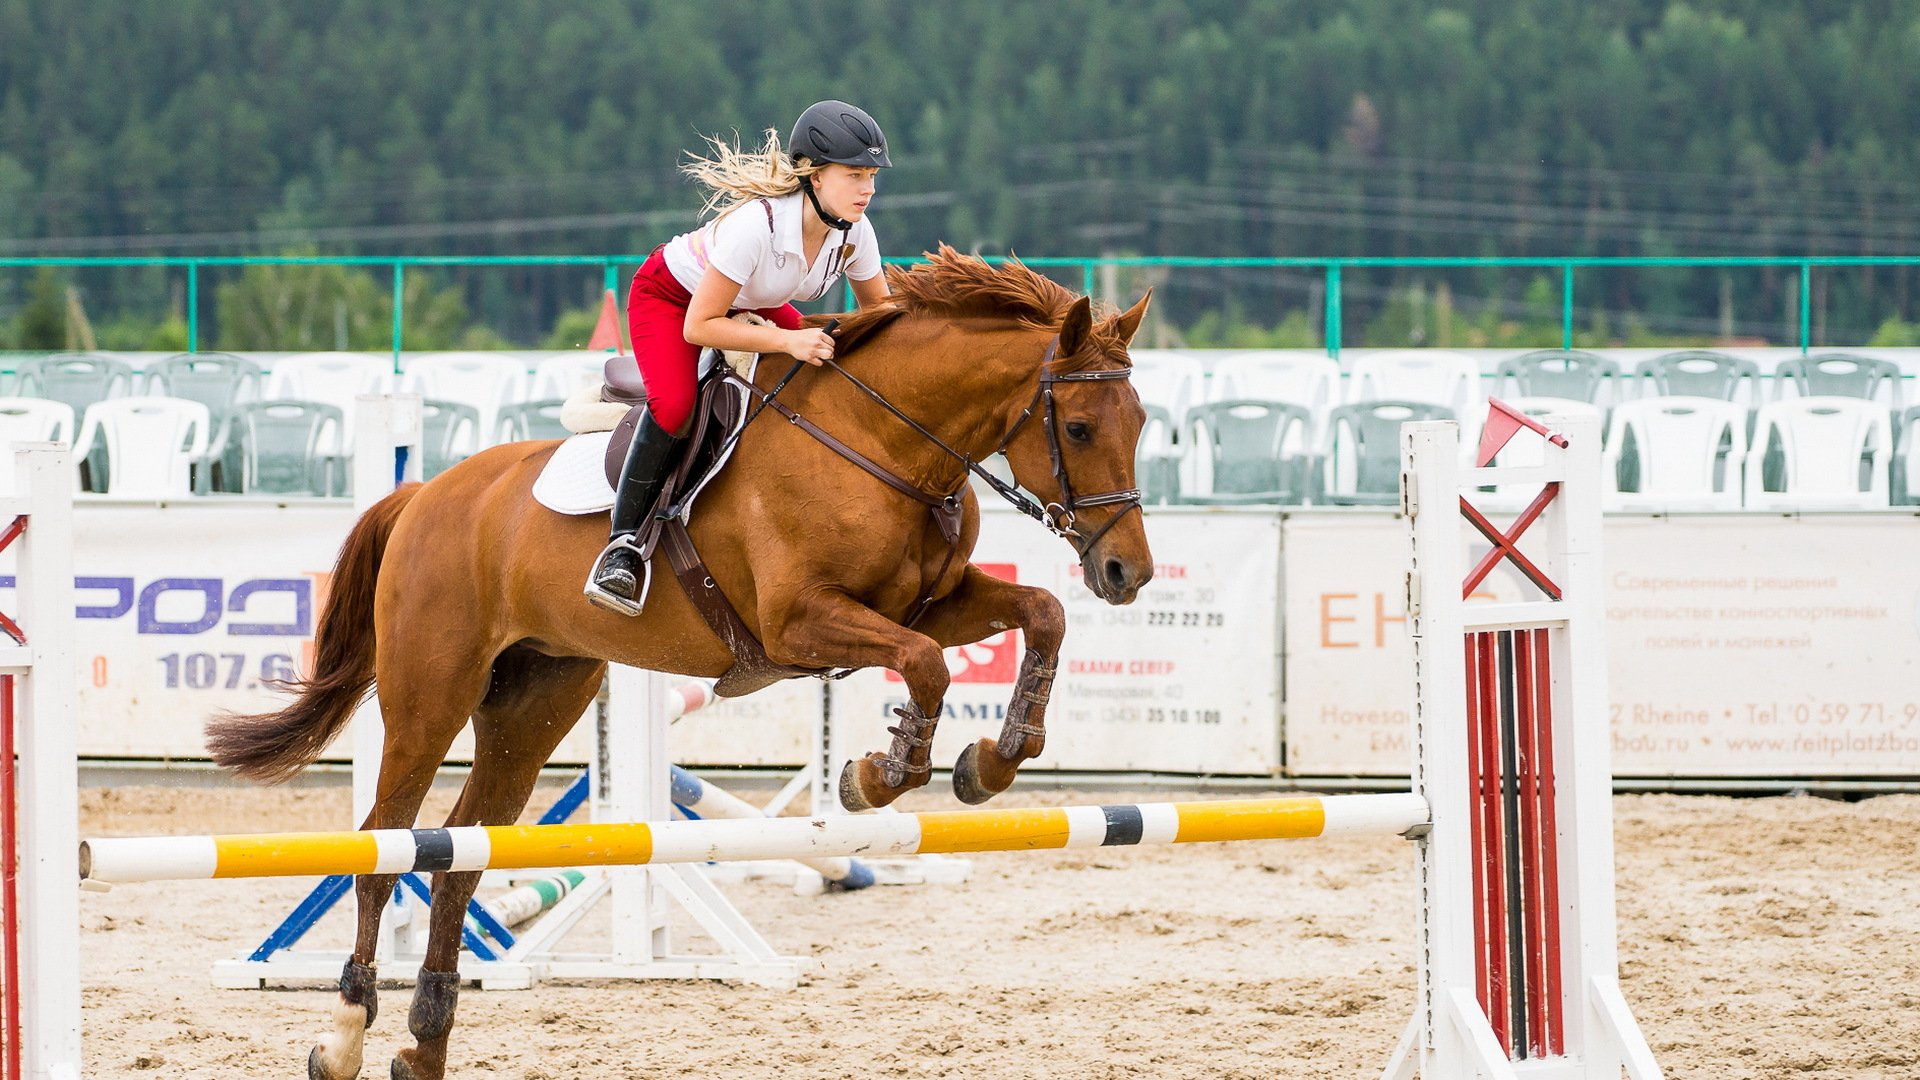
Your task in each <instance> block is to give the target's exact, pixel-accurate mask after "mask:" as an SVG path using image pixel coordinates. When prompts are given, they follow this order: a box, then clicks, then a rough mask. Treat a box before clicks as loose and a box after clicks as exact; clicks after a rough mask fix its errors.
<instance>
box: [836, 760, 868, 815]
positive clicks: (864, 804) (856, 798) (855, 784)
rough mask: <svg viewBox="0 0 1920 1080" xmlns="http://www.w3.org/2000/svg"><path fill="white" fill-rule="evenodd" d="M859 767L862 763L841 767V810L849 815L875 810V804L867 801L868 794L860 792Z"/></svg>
mask: <svg viewBox="0 0 1920 1080" xmlns="http://www.w3.org/2000/svg"><path fill="white" fill-rule="evenodd" d="M858 765H860V761H849V763H847V765H845V767H841V809H845V811H847V813H860V811H866V809H874V803H870V801H866V794H864V792H860V774H858Z"/></svg>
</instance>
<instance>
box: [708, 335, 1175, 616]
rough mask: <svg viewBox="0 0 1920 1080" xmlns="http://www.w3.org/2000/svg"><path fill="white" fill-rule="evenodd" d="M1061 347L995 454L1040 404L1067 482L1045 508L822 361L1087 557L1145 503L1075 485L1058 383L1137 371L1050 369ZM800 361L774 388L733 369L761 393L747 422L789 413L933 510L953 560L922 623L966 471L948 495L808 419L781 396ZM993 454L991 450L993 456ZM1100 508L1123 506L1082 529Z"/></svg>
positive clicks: (1054, 345) (1049, 356) (1134, 494)
mask: <svg viewBox="0 0 1920 1080" xmlns="http://www.w3.org/2000/svg"><path fill="white" fill-rule="evenodd" d="M1059 350H1060V335H1058V334H1055V335H1054V336H1053V338H1052V340H1050V341H1048V342H1047V351H1046V354H1045V355H1043V356H1042V357H1041V358H1040V374H1039V385H1037V386H1035V387H1034V391H1033V400H1032V401H1030V402H1028V403H1027V407H1026V409H1025V410H1024V411H1023V412H1021V414H1020V418H1019V419H1018V420H1015V421H1014V422H1013V426H1012V427H1010V428H1008V429H1007V433H1006V435H1005V437H1003V438H1002V439H1001V440H1000V444H999V445H998V446H996V447H994V448H993V451H992V454H1001V453H1005V452H1006V449H1007V447H1008V446H1009V445H1011V444H1012V443H1013V440H1014V437H1015V436H1017V435H1018V434H1020V430H1021V428H1023V427H1025V426H1026V423H1027V421H1028V420H1030V419H1032V418H1033V415H1034V412H1035V410H1039V411H1040V413H1041V414H1042V416H1043V417H1044V423H1045V428H1046V433H1047V454H1048V456H1049V458H1050V459H1051V463H1052V467H1053V478H1054V480H1055V482H1057V483H1058V484H1059V485H1060V501H1059V502H1050V503H1047V504H1046V505H1045V506H1042V505H1041V504H1039V503H1037V502H1035V501H1034V500H1033V499H1031V498H1029V497H1028V496H1027V495H1026V494H1025V493H1023V492H1021V491H1020V489H1019V488H1017V487H1015V486H1013V485H1012V484H1009V483H1007V482H1006V481H1004V480H1002V479H1000V478H999V477H997V476H995V475H993V474H992V473H990V472H988V471H987V470H986V469H984V468H982V467H981V466H980V463H979V462H977V461H975V460H973V459H972V458H970V457H968V456H967V455H965V454H963V453H961V452H960V451H958V450H956V449H954V448H953V447H951V446H949V445H947V443H946V442H945V441H943V440H942V439H941V438H940V437H939V436H938V435H935V434H934V433H933V432H931V431H929V430H927V428H926V426H925V425H923V424H921V423H920V422H919V421H917V420H915V419H914V418H913V417H911V416H908V415H907V414H906V413H904V412H901V411H900V410H899V409H898V408H896V407H895V406H894V404H893V403H892V402H890V401H888V400H887V399H886V398H885V397H884V396H882V395H881V394H880V392H879V391H877V390H875V389H873V388H872V387H871V386H868V385H867V384H866V383H864V382H861V381H860V380H859V379H858V378H856V377H855V376H854V375H853V374H852V373H851V372H849V371H847V369H846V368H844V367H841V366H840V364H839V363H838V362H837V361H835V360H831V359H829V360H825V361H823V363H824V364H825V365H826V366H827V367H829V368H831V369H833V370H834V371H836V372H838V373H839V374H840V376H841V377H842V378H844V379H846V380H847V381H848V382H850V383H852V384H853V385H854V386H856V387H858V388H859V390H860V392H861V393H863V394H865V395H867V396H868V397H869V398H872V399H873V400H874V401H875V402H876V403H877V404H879V406H880V407H881V408H883V409H885V410H886V411H887V412H889V413H891V414H893V415H894V416H895V417H897V418H898V419H899V420H900V421H901V422H902V423H905V424H906V425H907V426H908V427H910V428H912V429H913V430H914V431H916V432H918V433H919V434H920V436H921V437H922V438H924V439H926V440H927V441H928V442H930V443H932V444H933V445H934V446H937V447H939V448H940V449H941V450H942V451H944V452H946V453H947V454H948V455H950V456H952V457H953V458H954V459H955V460H957V461H959V462H960V463H961V464H962V465H964V466H965V467H966V470H967V471H968V472H969V473H972V474H973V475H975V476H978V477H979V478H980V479H981V481H982V482H984V483H985V484H986V485H987V486H988V487H990V488H992V489H993V490H994V491H995V492H997V493H999V495H1000V497H1001V498H1003V499H1005V500H1007V501H1008V502H1009V503H1012V504H1013V507H1014V509H1016V510H1018V511H1020V512H1021V513H1023V514H1025V515H1027V516H1028V517H1030V518H1032V519H1034V520H1035V521H1038V522H1039V523H1040V524H1042V525H1044V526H1046V528H1047V531H1049V532H1051V533H1053V534H1054V535H1055V536H1058V537H1061V538H1062V539H1064V540H1066V541H1067V543H1069V544H1071V545H1073V548H1074V551H1075V552H1076V553H1077V554H1078V555H1079V556H1080V557H1081V558H1082V559H1084V558H1086V556H1087V553H1088V552H1089V551H1091V550H1093V545H1095V544H1097V543H1099V542H1100V538H1101V537H1103V536H1105V535H1106V534H1107V531H1108V530H1109V529H1111V528H1113V527H1114V525H1116V524H1117V523H1118V522H1119V521H1120V519H1121V518H1123V517H1126V516H1127V513H1128V512H1129V511H1135V510H1139V509H1140V489H1139V488H1128V489H1125V490H1120V491H1105V492H1101V493H1099V494H1097V495H1075V494H1074V491H1073V483H1072V481H1071V480H1070V479H1069V477H1068V476H1067V460H1066V455H1065V453H1064V452H1063V451H1062V449H1061V445H1060V422H1059V415H1058V411H1057V409H1056V407H1055V404H1054V389H1053V388H1054V386H1055V384H1057V383H1067V382H1107V381H1111V380H1114V379H1124V378H1127V377H1128V376H1129V375H1131V374H1132V371H1131V369H1129V368H1113V369H1108V370H1102V371H1072V372H1055V371H1049V370H1047V368H1048V365H1050V364H1052V363H1053V360H1054V356H1055V354H1056V353H1058V352H1059ZM801 363H802V362H801V361H795V362H794V366H793V369H792V370H790V371H788V372H787V374H786V375H785V377H783V378H782V379H781V380H780V381H779V382H778V383H776V384H775V385H774V387H773V389H771V390H767V391H762V390H760V389H759V388H758V387H755V386H754V385H753V384H752V383H750V382H748V381H747V380H746V379H744V378H742V377H741V376H740V375H738V374H737V373H734V372H733V371H731V370H727V377H728V378H730V379H733V380H734V381H736V382H738V383H740V384H741V385H743V386H745V387H746V388H747V389H748V391H749V392H751V393H752V394H753V395H754V396H756V397H758V398H759V399H760V403H761V405H760V408H758V409H755V410H754V412H753V413H752V415H750V416H748V418H747V420H746V423H747V424H751V423H752V422H753V421H754V420H755V419H757V418H758V417H759V415H760V413H761V412H762V411H764V410H766V409H772V410H773V411H775V412H777V413H779V414H780V415H781V416H783V417H785V418H786V419H787V422H788V423H790V424H793V425H794V426H796V427H798V428H800V429H801V430H803V431H805V432H806V433H807V434H809V435H811V436H813V437H814V438H815V439H817V440H819V441H820V443H821V444H823V445H825V446H826V447H828V448H829V449H831V450H833V451H834V452H835V453H837V454H839V455H840V456H841V457H844V458H846V459H847V460H848V461H851V462H853V463H854V464H855V465H858V466H860V467H861V468H862V469H864V470H866V471H867V472H868V473H869V474H871V475H872V476H874V477H876V478H878V479H879V480H880V481H882V482H883V483H885V484H886V485H887V486H888V487H891V488H893V489H894V490H895V491H898V492H900V493H901V494H903V495H906V496H907V497H908V498H911V499H914V500H916V501H918V502H920V503H922V504H924V505H925V506H927V507H928V509H929V510H930V511H931V512H932V513H933V517H934V521H935V522H936V523H938V524H939V526H940V532H941V535H942V536H943V537H944V538H945V539H946V541H947V561H946V562H944V563H942V564H941V566H940V571H939V572H938V573H936V574H934V575H933V577H932V578H930V579H928V582H927V586H926V589H925V590H923V592H922V595H921V597H920V600H919V602H918V603H917V604H916V605H915V609H914V612H913V617H912V618H911V619H909V620H908V621H907V622H906V624H905V625H907V626H912V625H913V624H914V622H916V621H918V619H919V617H920V615H921V614H923V613H924V612H925V611H926V607H927V605H928V604H930V603H932V602H933V596H932V590H933V587H934V584H935V583H936V582H938V581H939V580H940V579H941V578H942V577H944V576H945V574H946V571H947V568H948V567H950V566H951V565H952V564H953V557H954V553H955V552H956V551H958V550H959V544H960V509H961V500H962V496H963V495H964V494H965V493H966V489H967V483H966V479H965V478H964V477H962V478H961V481H960V485H959V486H958V487H956V488H955V489H954V490H953V491H951V492H947V493H944V494H943V493H939V492H930V491H926V490H923V489H921V488H919V487H916V486H915V485H914V484H912V483H911V482H909V481H907V480H905V479H903V478H901V477H900V476H899V475H898V474H896V473H894V472H893V471H892V470H890V469H888V468H886V467H885V466H883V465H880V464H879V463H877V462H875V461H873V460H872V459H871V458H868V457H867V456H866V455H865V454H862V453H860V452H859V451H858V450H855V449H853V448H852V447H850V446H848V445H846V444H845V443H843V442H841V441H840V440H839V439H836V438H834V437H833V436H832V435H830V434H828V433H827V432H826V431H824V430H822V429H821V428H820V427H819V426H818V425H817V424H815V423H813V421H811V420H808V419H807V418H806V417H804V416H801V415H800V414H799V413H796V412H794V411H793V410H792V409H790V408H788V407H787V405H786V404H785V403H784V402H782V401H779V400H777V398H778V395H779V393H780V391H781V390H782V389H784V388H785V387H786V385H787V383H788V381H790V380H791V379H792V378H793V376H794V375H795V373H797V372H798V371H799V370H800V367H801ZM745 430H746V424H742V425H741V429H740V431H738V432H736V433H735V435H734V437H735V438H736V439H737V438H738V437H739V435H740V434H742V433H744V431H745ZM992 454H989V455H988V456H989V457H991V456H992ZM1097 506H1118V507H1120V509H1118V510H1116V511H1115V512H1114V513H1113V514H1112V515H1111V516H1110V517H1108V518H1107V520H1106V521H1104V522H1102V523H1101V525H1100V527H1099V528H1098V529H1095V530H1094V532H1093V535H1091V536H1086V535H1083V534H1082V533H1081V532H1080V531H1079V530H1078V529H1077V528H1075V520H1076V517H1077V515H1078V514H1079V512H1080V511H1082V510H1085V509H1087V508H1089V507H1097Z"/></svg>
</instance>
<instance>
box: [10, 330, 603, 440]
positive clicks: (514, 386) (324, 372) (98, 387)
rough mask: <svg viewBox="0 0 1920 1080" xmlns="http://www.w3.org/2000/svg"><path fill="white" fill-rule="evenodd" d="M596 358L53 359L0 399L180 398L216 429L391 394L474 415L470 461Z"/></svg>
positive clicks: (37, 363) (565, 389) (41, 360)
mask: <svg viewBox="0 0 1920 1080" xmlns="http://www.w3.org/2000/svg"><path fill="white" fill-rule="evenodd" d="M605 360H606V356H605V354H603V353H588V352H582V353H578V354H568V355H564V356H557V357H548V358H545V359H543V360H541V361H540V362H539V363H538V364H536V365H534V366H532V367H529V366H528V364H527V363H526V361H525V360H523V359H521V358H519V357H516V356H512V355H508V354H500V353H447V354H428V355H424V356H418V357H412V358H409V360H408V361H407V363H406V364H405V366H404V367H403V369H402V371H401V372H400V374H399V376H398V377H397V378H396V376H395V375H394V372H393V368H392V364H391V362H390V361H389V360H387V359H385V358H383V357H379V356H374V355H370V354H365V353H310V354H304V355H299V356H290V357H285V358H283V359H281V360H278V361H276V362H275V363H274V364H273V366H272V368H271V369H266V368H262V367H261V365H259V364H258V363H256V362H254V361H252V360H249V359H247V358H245V357H240V356H234V355H231V354H227V353H186V354H181V355H178V356H173V357H169V358H167V359H165V360H162V361H159V362H158V363H155V364H153V365H151V366H149V367H147V368H145V369H143V370H136V369H135V368H134V367H133V366H132V365H130V364H128V363H127V362H126V361H124V360H120V359H117V358H115V357H109V356H101V355H98V354H86V353H62V354H54V355H51V356H44V357H32V358H29V359H27V360H25V361H23V362H22V363H21V364H20V366H19V368H18V369H17V370H16V371H15V372H13V373H12V374H11V375H9V376H7V381H5V382H0V394H6V395H11V396H15V397H40V398H48V399H51V400H55V401H63V402H65V403H66V404H68V405H69V406H71V407H72V408H73V410H74V412H75V413H76V414H82V413H84V412H85V411H86V408H87V406H89V405H91V404H93V403H94V402H96V401H104V400H107V399H110V398H116V397H131V396H157V397H178V398H187V399H190V400H194V401H198V402H200V403H201V404H203V405H206V406H207V408H208V409H209V410H210V411H211V412H212V413H213V414H214V419H215V422H216V423H218V422H219V421H220V419H221V416H220V414H222V413H223V412H225V411H226V410H227V409H228V408H230V407H232V406H234V405H237V404H241V403H243V402H247V401H263V400H282V401H317V402H324V403H327V404H331V405H335V406H338V407H339V408H340V410H341V412H342V413H343V415H344V416H345V418H346V421H347V422H348V423H351V421H352V416H353V402H354V400H355V398H357V397H359V396H360V395H362V394H380V393H389V392H392V391H393V390H395V389H398V390H401V391H403V392H411V393H417V394H420V395H421V396H422V397H426V398H430V399H433V400H436V401H444V402H449V403H454V404H459V405H465V406H468V407H470V408H471V409H472V410H473V412H474V414H475V416H476V419H475V422H474V442H473V444H472V445H469V446H467V447H466V450H467V452H469V453H470V452H472V450H474V449H477V448H478V447H479V446H480V445H485V440H487V439H490V438H492V437H493V435H494V434H495V433H496V432H497V431H498V430H499V424H500V420H501V418H502V416H503V415H504V414H505V413H507V411H508V410H509V409H511V408H512V407H513V406H515V405H519V404H524V403H526V402H529V401H543V402H545V401H557V400H563V399H565V398H566V397H567V396H568V395H570V394H572V393H573V392H575V391H576V390H578V389H579V388H580V387H582V386H584V385H587V384H589V383H590V382H595V381H597V380H598V379H599V377H600V368H601V365H602V364H603V363H604V362H605Z"/></svg>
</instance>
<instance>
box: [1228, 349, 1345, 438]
mask: <svg viewBox="0 0 1920 1080" xmlns="http://www.w3.org/2000/svg"><path fill="white" fill-rule="evenodd" d="M1207 400H1208V401H1210V402H1212V401H1278V402H1280V403H1282V404H1285V405H1298V406H1300V407H1301V408H1303V409H1306V410H1307V411H1308V412H1310V413H1312V414H1313V416H1314V419H1315V421H1316V422H1320V421H1324V420H1325V418H1326V414H1327V410H1328V409H1331V408H1333V407H1334V406H1335V405H1338V404H1339V403H1340V365H1339V363H1338V362H1336V361H1335V360H1333V358H1331V357H1328V356H1324V355H1322V354H1319V353H1311V352H1294V351H1290V350H1281V349H1257V350H1254V351H1251V352H1236V353H1228V354H1227V355H1225V356H1223V357H1221V358H1220V360H1219V362H1218V363H1216V364H1215V365H1214V366H1213V381H1212V382H1210V383H1209V384H1208V385H1207Z"/></svg>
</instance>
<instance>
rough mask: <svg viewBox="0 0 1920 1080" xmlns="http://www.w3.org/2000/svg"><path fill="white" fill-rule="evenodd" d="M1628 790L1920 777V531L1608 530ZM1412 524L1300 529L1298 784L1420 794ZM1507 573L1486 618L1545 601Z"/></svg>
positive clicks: (1300, 518) (1840, 526)
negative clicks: (1350, 779)
mask: <svg viewBox="0 0 1920 1080" xmlns="http://www.w3.org/2000/svg"><path fill="white" fill-rule="evenodd" d="M1605 529H1606V547H1605V559H1606V571H1607V583H1608V585H1607V616H1608V617H1607V672H1608V689H1609V697H1610V700H1611V709H1612V727H1613V749H1614V756H1613V770H1614V773H1615V774H1616V775H1619V776H1640V777H1665V776H1692V777H1821V776H1913V775H1916V774H1920V559H1915V558H1914V557H1913V553H1914V552H1915V551H1920V519H1916V518H1914V517H1910V516H1904V515H1886V514H1879V515H1866V514H1820V515H1802V516H1783V515H1765V516H1762V515H1744V514H1741V515H1689V516H1679V517H1655V516H1643V515H1610V516H1609V517H1608V518H1607V519H1606V524H1605ZM1408 543H1409V541H1408V539H1407V530H1406V524H1405V522H1404V521H1402V520H1399V519H1397V518H1392V517H1386V516H1379V517H1374V516H1344V515H1343V516H1334V515H1318V516H1316V515H1312V514H1300V515H1293V516H1290V517H1289V518H1288V519H1287V523H1286V528H1285V537H1284V543H1283V547H1284V551H1285V555H1284V565H1285V570H1286V582H1287V600H1286V624H1287V660H1286V680H1285V690H1286V700H1287V715H1286V730H1285V745H1286V748H1287V762H1286V766H1287V771H1288V772H1289V773H1291V774H1294V775H1342V774H1354V775H1364V776H1386V775H1404V774H1405V773H1406V772H1407V770H1408V768H1409V761H1410V757H1409V755H1410V754H1411V752H1412V750H1411V747H1409V746H1408V745H1407V742H1406V740H1407V737H1408V730H1409V729H1408V724H1407V711H1408V710H1409V709H1410V708H1411V706H1412V700H1413V696H1412V695H1413V689H1412V681H1411V665H1412V659H1413V657H1412V646H1411V644H1410V642H1409V640H1408V637H1407V631H1406V623H1405V615H1406V602H1405V587H1404V584H1403V575H1404V574H1405V572H1406V567H1407V565H1408ZM1528 588H1529V587H1528V586H1525V585H1524V584H1522V583H1521V581H1520V580H1519V577H1518V575H1517V574H1515V573H1514V572H1513V571H1512V570H1511V569H1509V568H1507V567H1505V566H1503V567H1502V569H1500V570H1497V571H1496V572H1495V573H1494V574H1493V576H1491V577H1490V578H1489V579H1488V580H1487V582H1486V584H1485V585H1484V586H1482V589H1481V591H1480V592H1479V593H1477V594H1476V598H1478V599H1496V600H1518V599H1530V598H1532V596H1533V594H1531V593H1530V592H1529V591H1528Z"/></svg>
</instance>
